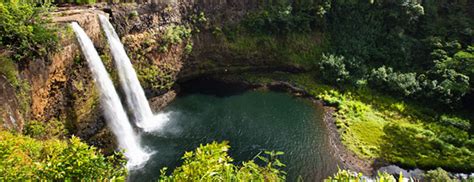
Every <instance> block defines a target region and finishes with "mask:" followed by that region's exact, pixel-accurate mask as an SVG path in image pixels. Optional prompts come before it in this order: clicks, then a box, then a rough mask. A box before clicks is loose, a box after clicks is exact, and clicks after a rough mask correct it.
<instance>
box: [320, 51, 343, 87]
mask: <svg viewBox="0 0 474 182" xmlns="http://www.w3.org/2000/svg"><path fill="white" fill-rule="evenodd" d="M319 70H320V72H321V76H322V79H324V80H325V81H327V82H329V83H333V84H338V83H344V82H347V81H348V79H349V71H347V70H346V65H345V64H344V57H343V56H335V55H332V54H330V55H325V54H323V56H322V59H321V62H320V63H319Z"/></svg>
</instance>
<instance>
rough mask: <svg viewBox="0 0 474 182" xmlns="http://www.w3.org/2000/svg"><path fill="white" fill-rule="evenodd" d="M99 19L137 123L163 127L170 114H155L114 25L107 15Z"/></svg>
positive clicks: (148, 130) (144, 128)
mask: <svg viewBox="0 0 474 182" xmlns="http://www.w3.org/2000/svg"><path fill="white" fill-rule="evenodd" d="M99 19H100V22H101V24H102V28H103V29H104V32H105V35H106V36H107V40H108V42H109V46H110V51H111V52H112V56H113V58H114V60H115V66H116V68H117V70H118V74H119V77H120V84H121V86H122V88H123V90H124V92H125V95H126V100H127V103H128V105H129V107H130V109H132V110H133V114H134V116H135V120H136V125H137V126H138V127H140V128H142V129H143V130H144V131H145V132H150V131H155V130H159V129H162V128H163V126H164V125H165V123H166V122H167V121H168V120H169V114H167V113H161V114H157V115H153V113H152V111H151V108H150V105H149V104H148V100H147V98H146V96H145V92H144V91H143V88H142V86H141V85H140V81H138V77H137V74H136V72H135V69H133V66H132V63H131V62H130V59H129V57H128V55H127V53H126V52H125V49H124V47H123V44H122V42H120V38H119V37H118V35H117V33H116V32H115V29H114V27H113V26H112V24H111V23H110V22H109V20H108V18H107V17H106V16H103V15H99Z"/></svg>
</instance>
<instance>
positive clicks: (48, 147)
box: [0, 132, 127, 181]
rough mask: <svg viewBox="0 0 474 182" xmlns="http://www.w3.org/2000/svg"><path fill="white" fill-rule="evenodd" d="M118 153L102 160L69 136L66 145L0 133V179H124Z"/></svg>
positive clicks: (91, 149)
mask: <svg viewBox="0 0 474 182" xmlns="http://www.w3.org/2000/svg"><path fill="white" fill-rule="evenodd" d="M124 165H125V161H124V159H123V157H122V155H120V154H116V155H113V156H110V157H104V156H103V155H102V154H100V153H99V152H98V151H97V150H96V149H95V148H94V147H90V146H88V145H87V144H85V143H82V142H81V141H80V140H79V138H77V137H72V138H71V139H69V141H68V142H65V141H60V140H57V139H51V140H46V141H39V140H35V139H32V138H29V137H26V136H22V135H14V134H11V133H8V132H0V174H2V175H0V180H2V181H3V180H5V181H12V180H14V181H24V180H45V179H48V180H60V181H61V180H73V181H74V180H80V179H89V180H92V179H95V180H99V179H103V180H105V179H109V180H114V179H115V180H121V181H123V180H125V175H126V174H127V170H126V169H125V166H124Z"/></svg>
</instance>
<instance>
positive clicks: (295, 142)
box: [130, 91, 337, 181]
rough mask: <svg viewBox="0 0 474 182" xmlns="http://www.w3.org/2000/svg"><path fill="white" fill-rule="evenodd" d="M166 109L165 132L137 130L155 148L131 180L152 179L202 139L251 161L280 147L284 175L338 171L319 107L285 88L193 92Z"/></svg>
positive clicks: (313, 176)
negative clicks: (223, 144) (225, 143)
mask: <svg viewBox="0 0 474 182" xmlns="http://www.w3.org/2000/svg"><path fill="white" fill-rule="evenodd" d="M165 111H171V112H172V114H171V121H170V122H169V125H168V126H166V129H165V132H160V133H152V134H142V144H143V145H144V146H146V147H147V148H148V149H149V150H153V151H156V153H155V154H154V155H153V156H152V157H151V159H150V160H149V161H148V163H147V164H146V166H145V167H144V168H142V169H141V170H135V171H131V174H130V180H131V181H152V180H156V179H157V177H158V176H159V171H160V169H161V168H162V167H165V166H168V167H170V168H171V170H172V169H173V168H174V167H176V166H178V165H180V163H181V162H182V161H180V158H181V156H182V155H183V154H184V152H185V151H190V150H194V149H195V148H196V147H198V146H199V144H201V143H210V142H212V141H223V140H227V141H229V142H230V146H231V149H230V152H229V154H230V156H231V157H232V158H234V159H235V161H236V162H237V163H238V162H241V161H246V160H250V159H252V158H254V157H255V155H257V154H258V153H259V152H260V151H264V150H277V151H283V152H285V155H283V156H282V157H281V158H280V159H281V161H282V162H283V163H285V164H286V165H287V167H286V168H284V170H285V171H287V172H288V180H289V181H295V180H296V179H297V178H300V177H301V178H303V179H304V181H321V180H322V179H323V178H325V177H327V176H329V175H330V174H332V173H334V172H335V171H336V170H337V163H336V160H335V159H334V157H333V156H332V155H331V149H330V147H329V144H328V138H327V134H326V132H327V131H326V128H325V125H324V123H323V122H322V116H323V109H322V108H321V107H319V106H316V105H315V104H313V103H311V102H310V101H309V100H307V99H302V98H295V97H293V96H292V95H289V94H286V93H277V92H268V91H245V92H242V93H238V94H234V95H226V96H222V95H219V96H216V95H213V94H201V93H192V94H187V95H185V96H180V97H178V98H177V99H176V100H175V101H173V102H172V103H171V104H170V105H169V106H168V107H166V108H165Z"/></svg>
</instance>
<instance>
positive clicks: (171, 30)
mask: <svg viewBox="0 0 474 182" xmlns="http://www.w3.org/2000/svg"><path fill="white" fill-rule="evenodd" d="M191 33H192V29H191V28H188V27H186V26H184V25H170V26H168V27H167V28H166V30H165V32H164V35H163V37H162V40H161V41H162V42H161V47H160V51H162V52H167V51H168V48H169V47H170V46H171V45H176V44H181V43H183V42H184V41H186V43H190V41H191V40H190V38H191ZM187 46H188V45H187ZM191 46H192V44H191ZM187 49H188V50H189V48H187Z"/></svg>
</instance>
